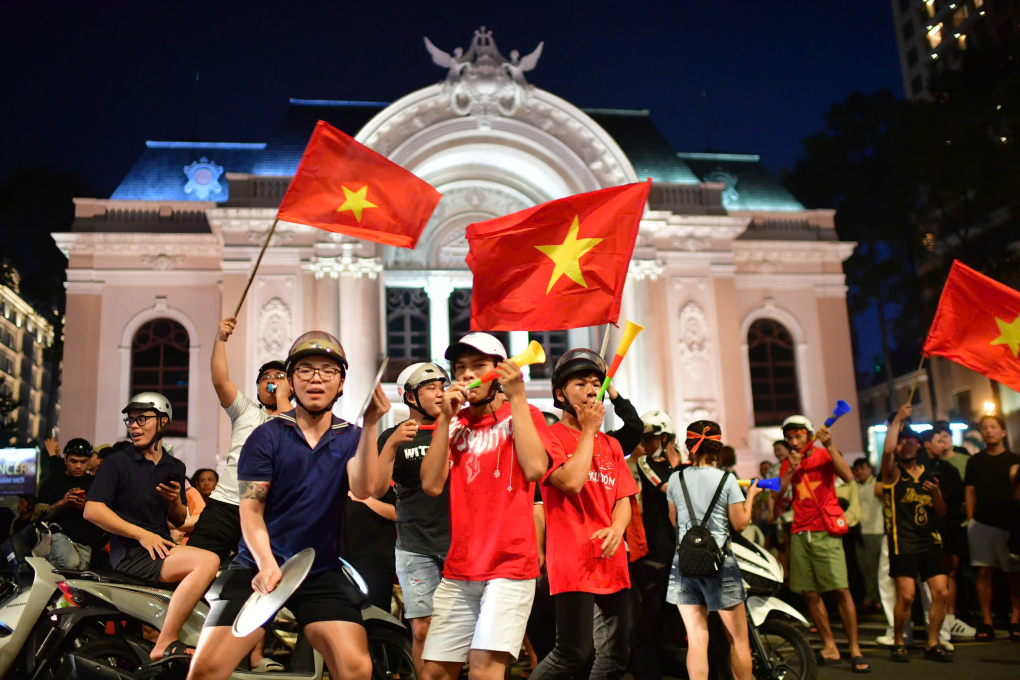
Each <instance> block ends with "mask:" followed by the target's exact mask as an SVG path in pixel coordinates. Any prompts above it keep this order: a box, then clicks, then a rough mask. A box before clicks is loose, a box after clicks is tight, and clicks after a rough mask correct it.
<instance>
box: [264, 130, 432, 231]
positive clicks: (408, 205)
mask: <svg viewBox="0 0 1020 680" xmlns="http://www.w3.org/2000/svg"><path fill="white" fill-rule="evenodd" d="M441 197H442V196H441V195H440V193H439V192H438V191H436V190H435V189H433V188H432V187H431V186H430V185H429V184H428V183H427V182H424V181H422V180H420V179H418V178H417V177H415V176H414V175H413V174H412V173H410V172H408V171H407V170H405V169H404V168H402V167H400V166H399V165H397V164H396V163H393V162H392V161H390V160H388V159H386V158H384V157H383V156H380V155H379V154H377V153H376V152H375V151H372V150H371V149H369V148H368V147H367V146H364V145H362V144H359V143H358V142H356V141H354V140H353V139H351V138H350V137H348V136H347V135H345V134H344V133H343V132H340V130H337V129H336V128H335V127H333V126H332V125H330V124H329V123H325V122H323V121H321V120H320V121H319V122H318V123H317V124H316V125H315V131H314V132H313V133H312V137H311V139H309V140H308V146H306V147H305V153H304V155H303V156H301V163H300V164H299V165H298V169H297V172H296V173H294V179H293V180H292V181H291V183H290V187H289V188H288V189H287V193H286V195H285V196H284V197H283V201H282V202H281V203H280V211H279V213H278V214H277V218H278V219H279V220H280V221H281V222H294V223H297V224H307V225H308V226H310V227H316V228H318V229H325V230H326V231H335V232H339V233H341V234H347V235H348V236H354V237H356V238H361V239H365V240H366V241H375V242H377V243H385V244H386V245H391V246H401V247H403V248H414V246H415V244H417V243H418V237H419V236H421V232H422V231H423V230H424V229H425V224H426V223H427V222H428V220H429V217H430V216H431V215H432V211H433V210H435V207H436V204H437V203H439V199H440V198H441Z"/></svg>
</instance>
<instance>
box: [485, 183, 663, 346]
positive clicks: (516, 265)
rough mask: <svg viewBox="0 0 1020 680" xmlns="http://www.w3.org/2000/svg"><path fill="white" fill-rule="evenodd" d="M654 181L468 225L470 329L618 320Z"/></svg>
mask: <svg viewBox="0 0 1020 680" xmlns="http://www.w3.org/2000/svg"><path fill="white" fill-rule="evenodd" d="M651 186H652V181H651V180H648V181H647V182H642V183H640V184H628V185H625V186H619V187H612V188H610V189H602V190H601V191H593V192H591V193H587V194H578V195H577V196H569V197H567V198H562V199H560V200H558V201H551V202H549V203H543V204H542V205H537V206H535V207H534V208H528V209H527V210H522V211H521V212H518V213H514V214H512V215H507V216H505V217H497V218H496V219H494V220H488V221H486V222H478V223H476V224H472V225H470V226H469V227H468V228H467V239H468V244H469V245H470V248H471V249H470V252H469V253H468V256H467V264H468V266H469V267H470V268H471V271H472V272H473V273H474V280H475V285H474V291H473V292H472V296H471V328H472V329H484V330H492V331H524V330H543V331H556V330H565V329H568V328H581V327H583V326H596V325H600V324H604V323H616V321H617V319H619V318H620V299H621V297H622V296H623V284H624V283H625V282H626V280H627V268H628V267H629V266H630V258H631V254H632V253H633V252H634V242H635V241H636V240H637V234H638V226H639V224H640V223H641V214H642V213H643V212H644V208H645V201H647V200H648V191H649V189H650V188H651Z"/></svg>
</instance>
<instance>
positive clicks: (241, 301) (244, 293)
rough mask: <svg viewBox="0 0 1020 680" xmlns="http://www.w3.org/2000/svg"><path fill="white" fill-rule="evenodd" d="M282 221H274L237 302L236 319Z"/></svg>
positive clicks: (277, 219) (278, 219)
mask: <svg viewBox="0 0 1020 680" xmlns="http://www.w3.org/2000/svg"><path fill="white" fill-rule="evenodd" d="M279 221H280V218H276V219H275V220H273V226H271V227H269V233H268V234H266V242H265V243H263V244H262V250H260V251H259V259H257V260H255V268H254V269H252V270H251V276H249V277H248V284H247V285H246V286H245V287H244V292H243V293H241V299H240V300H238V301H237V308H236V309H234V317H233V318H234V319H235V320H236V319H237V315H238V314H240V313H241V305H242V304H244V298H245V297H247V295H248V289H249V288H251V282H252V281H254V280H255V273H256V272H258V270H259V264H261V263H262V256H263V255H265V254H266V248H268V247H269V242H270V241H271V240H272V239H273V232H274V231H276V223H277V222H279Z"/></svg>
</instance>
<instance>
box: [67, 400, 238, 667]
mask: <svg viewBox="0 0 1020 680" xmlns="http://www.w3.org/2000/svg"><path fill="white" fill-rule="evenodd" d="M123 413H125V414H126V415H127V418H125V419H124V424H125V425H127V429H128V434H129V435H130V437H131V446H130V448H128V449H127V450H126V451H118V452H117V453H114V454H113V455H111V456H109V457H108V458H106V459H104V460H103V464H102V465H100V466H99V469H98V470H97V471H96V476H95V478H94V479H93V480H92V486H91V487H90V488H89V491H88V494H87V496H86V499H85V519H87V520H88V521H90V522H92V523H94V524H96V525H98V526H99V527H100V528H102V529H105V530H106V531H108V532H110V534H111V536H110V562H111V563H112V564H113V568H114V569H115V570H117V571H119V572H122V573H125V574H127V575H128V576H133V577H135V578H139V579H143V580H146V581H152V582H153V583H156V582H158V583H177V584H178V586H177V588H176V590H174V594H173V596H172V597H171V598H170V605H169V607H167V611H166V617H165V619H164V621H163V629H162V630H161V631H160V632H159V638H157V640H156V644H155V645H154V646H153V648H152V650H151V651H150V652H149V656H150V657H151V658H152V659H153V660H156V659H160V658H162V657H163V656H164V654H166V655H171V654H182V653H185V652H186V650H185V649H184V645H183V644H181V643H180V642H178V641H177V635H178V634H179V633H180V631H181V626H183V625H184V621H185V620H186V619H187V618H188V616H189V615H190V614H191V610H192V609H194V608H195V605H196V604H197V603H198V601H199V599H201V597H202V595H203V594H204V593H205V591H206V589H207V588H208V587H209V584H210V583H212V581H213V579H214V578H216V570H217V569H219V567H220V558H219V557H217V556H216V555H215V554H214V553H211V552H209V551H207V550H200V549H198V548H193V547H191V546H187V545H174V542H173V541H172V540H170V528H169V527H168V526H167V522H168V521H169V522H170V523H172V524H173V525H174V526H176V527H180V526H181V525H183V524H184V521H185V520H186V519H187V516H188V506H187V499H186V497H185V495H184V478H185V476H186V473H187V470H186V469H185V465H184V463H183V462H181V461H180V460H178V459H177V458H174V457H173V455H171V453H170V452H169V451H167V450H166V449H165V448H164V447H163V445H162V443H161V442H162V439H163V435H164V434H165V433H166V428H167V426H168V425H169V424H170V420H171V418H172V417H173V410H172V409H171V407H170V402H169V401H168V400H167V398H166V397H164V396H163V395H161V394H158V393H156V392H142V393H140V394H136V395H135V396H134V397H132V398H131V402H130V403H129V404H128V405H127V406H125V407H124V411H123Z"/></svg>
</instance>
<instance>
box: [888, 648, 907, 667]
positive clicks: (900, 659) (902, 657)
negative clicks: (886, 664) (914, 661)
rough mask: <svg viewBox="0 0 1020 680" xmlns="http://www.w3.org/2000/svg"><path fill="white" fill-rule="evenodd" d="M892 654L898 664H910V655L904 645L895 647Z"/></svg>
mask: <svg viewBox="0 0 1020 680" xmlns="http://www.w3.org/2000/svg"><path fill="white" fill-rule="evenodd" d="M891 654H892V660H893V661H895V662H896V663H909V662H910V654H909V653H908V652H907V648H906V647H904V646H903V645H893V648H892V652H891Z"/></svg>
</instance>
